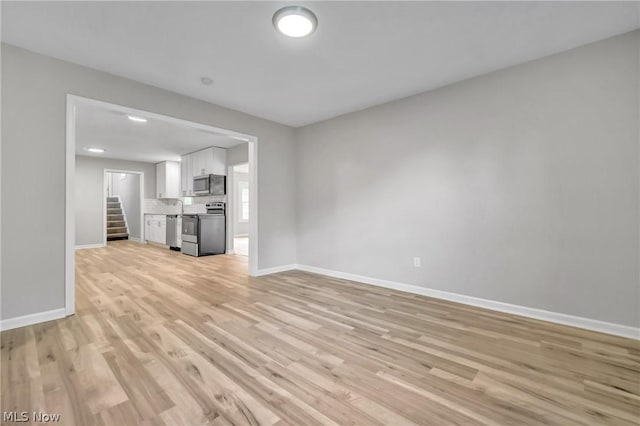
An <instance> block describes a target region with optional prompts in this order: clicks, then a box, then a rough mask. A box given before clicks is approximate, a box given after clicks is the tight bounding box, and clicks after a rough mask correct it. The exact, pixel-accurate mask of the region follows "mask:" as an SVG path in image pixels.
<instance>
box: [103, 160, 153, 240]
mask: <svg viewBox="0 0 640 426" xmlns="http://www.w3.org/2000/svg"><path fill="white" fill-rule="evenodd" d="M109 173H125V174H128V175H139V176H140V182H139V184H140V241H138V242H140V243H144V241H145V238H144V237H145V235H144V172H138V171H133V170H117V169H103V175H102V186H103V188H102V191H103V194H102V202H103V203H104V208H103V209H102V231H103V232H102V246H103V247H106V246H107V197H108V196H109V195H108V191H107V175H108V174H109ZM123 213H124V210H123ZM134 241H135V240H134Z"/></svg>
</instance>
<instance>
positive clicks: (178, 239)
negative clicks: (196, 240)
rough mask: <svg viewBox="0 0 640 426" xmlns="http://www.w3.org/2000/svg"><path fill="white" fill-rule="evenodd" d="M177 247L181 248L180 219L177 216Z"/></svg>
mask: <svg viewBox="0 0 640 426" xmlns="http://www.w3.org/2000/svg"><path fill="white" fill-rule="evenodd" d="M176 236H177V237H178V238H177V246H178V247H180V248H182V217H180V216H178V220H177V221H176Z"/></svg>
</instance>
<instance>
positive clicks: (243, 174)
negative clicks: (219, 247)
mask: <svg viewBox="0 0 640 426" xmlns="http://www.w3.org/2000/svg"><path fill="white" fill-rule="evenodd" d="M229 174H230V176H231V178H232V179H231V190H230V195H229V205H230V220H231V221H233V223H232V226H231V227H230V229H231V234H232V235H231V244H232V246H231V247H232V249H233V253H235V254H237V255H240V256H248V255H249V219H250V215H251V208H250V206H251V187H250V184H249V163H240V164H236V165H233V166H232V167H230V168H229Z"/></svg>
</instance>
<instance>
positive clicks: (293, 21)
mask: <svg viewBox="0 0 640 426" xmlns="http://www.w3.org/2000/svg"><path fill="white" fill-rule="evenodd" d="M273 26H274V27H276V30H278V31H280V32H281V33H282V34H284V35H286V36H289V37H296V38H298V37H304V36H308V35H309V34H311V33H312V32H314V31H315V30H316V28H317V27H318V18H316V15H314V14H313V12H312V11H310V10H309V9H307V8H304V7H301V6H286V7H283V8H282V9H279V10H278V11H277V12H276V13H275V14H274V15H273Z"/></svg>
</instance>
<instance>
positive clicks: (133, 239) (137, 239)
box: [129, 236, 142, 243]
mask: <svg viewBox="0 0 640 426" xmlns="http://www.w3.org/2000/svg"><path fill="white" fill-rule="evenodd" d="M129 241H134V242H136V243H142V240H141V239H140V238H135V237H131V236H130V237H129Z"/></svg>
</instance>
